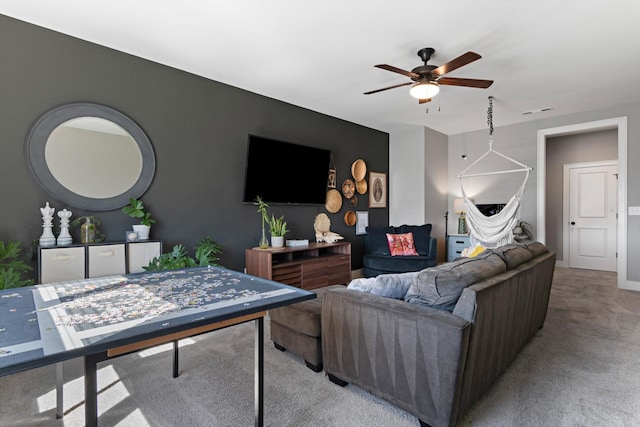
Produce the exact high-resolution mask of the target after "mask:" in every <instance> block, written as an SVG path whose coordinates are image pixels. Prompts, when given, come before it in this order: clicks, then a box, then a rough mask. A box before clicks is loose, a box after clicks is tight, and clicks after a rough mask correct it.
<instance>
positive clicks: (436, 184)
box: [389, 127, 448, 260]
mask: <svg viewBox="0 0 640 427" xmlns="http://www.w3.org/2000/svg"><path fill="white" fill-rule="evenodd" d="M446 158H447V136H446V135H444V134H442V133H439V132H436V131H434V130H432V129H427V128H424V127H414V128H408V129H406V130H404V131H402V132H395V133H392V134H390V135H389V171H390V172H389V175H390V176H389V203H390V205H389V224H390V225H402V224H415V225H421V224H432V227H433V228H432V231H431V235H432V236H433V237H435V238H436V239H438V257H439V258H440V259H441V260H444V257H445V253H444V238H445V230H444V228H445V224H444V214H445V212H446V210H447V191H448V186H447V170H448V169H447V162H444V161H443V160H442V159H446Z"/></svg>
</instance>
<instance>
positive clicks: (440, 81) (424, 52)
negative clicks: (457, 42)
mask: <svg viewBox="0 0 640 427" xmlns="http://www.w3.org/2000/svg"><path fill="white" fill-rule="evenodd" d="M434 52H435V49H433V48H431V47H425V48H423V49H420V50H419V51H418V56H419V57H420V59H422V61H423V62H424V65H420V66H418V67H416V68H414V69H413V70H411V71H406V70H403V69H401V68H397V67H394V66H393V65H387V64H379V65H376V67H377V68H382V69H383V70H387V71H392V72H394V73H398V74H402V75H404V76H407V77H409V78H410V79H411V81H410V82H406V83H401V84H398V85H393V86H389V87H385V88H382V89H377V90H372V91H370V92H365V93H364V94H365V95H371V94H372V93H378V92H382V91H384V90H389V89H395V88H397V87H401V86H408V85H413V86H412V88H411V90H410V93H411V96H413V97H414V98H418V103H419V104H424V103H425V102H429V101H431V98H433V97H434V96H436V95H437V94H438V92H439V91H440V88H439V87H438V86H439V85H449V86H466V87H475V88H480V89H486V88H488V87H489V86H491V85H492V84H493V80H480V79H461V78H457V77H445V76H444V75H445V74H447V73H450V72H451V71H453V70H456V69H458V68H460V67H462V66H464V65H467V64H468V63H470V62H473V61H476V60H478V59H480V58H482V57H481V56H480V55H478V54H477V53H475V52H467V53H465V54H463V55H460V56H459V57H457V58H455V59H454V60H452V61H449V62H447V63H446V64H444V65H441V66H439V67H438V66H435V65H427V62H428V61H429V59H431V55H433V53H434Z"/></svg>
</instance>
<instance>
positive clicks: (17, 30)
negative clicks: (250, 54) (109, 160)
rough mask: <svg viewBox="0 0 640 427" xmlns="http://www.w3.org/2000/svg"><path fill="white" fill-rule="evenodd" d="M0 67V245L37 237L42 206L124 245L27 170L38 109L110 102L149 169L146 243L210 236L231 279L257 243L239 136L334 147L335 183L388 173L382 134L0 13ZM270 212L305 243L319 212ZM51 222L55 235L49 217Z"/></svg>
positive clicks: (104, 216)
mask: <svg viewBox="0 0 640 427" xmlns="http://www.w3.org/2000/svg"><path fill="white" fill-rule="evenodd" d="M212 54H213V53H212ZM0 58H2V67H0V88H1V90H0V93H1V94H2V96H1V97H0V138H1V140H0V147H1V153H2V155H1V156H0V171H1V179H0V200H2V214H0V215H1V216H0V240H5V241H6V240H21V241H22V242H23V247H28V246H29V244H30V243H31V242H32V241H33V240H34V239H38V238H39V236H40V234H41V232H42V229H41V225H42V218H41V215H40V210H39V208H40V207H42V206H44V204H45V202H47V201H48V202H49V203H50V204H51V205H52V206H53V207H55V208H56V210H58V209H63V208H68V209H70V210H71V211H73V217H77V216H81V215H96V216H97V217H98V218H99V219H100V220H101V221H102V229H103V231H104V232H105V233H106V235H107V240H122V239H123V238H124V232H125V230H128V229H131V224H133V223H134V220H133V219H131V218H129V217H127V216H126V215H124V214H123V213H122V212H121V211H120V210H116V211H110V212H91V211H80V210H78V209H74V208H72V207H69V206H64V205H63V204H61V203H60V202H59V201H57V200H55V199H53V198H52V197H50V196H49V195H48V194H47V193H45V192H44V190H43V189H41V188H40V187H39V186H38V185H37V184H36V182H35V181H34V180H33V178H32V177H31V176H30V174H29V172H28V171H27V168H26V166H25V161H24V155H23V146H24V139H25V135H26V134H27V131H28V129H29V126H30V125H31V124H32V123H33V122H34V121H35V120H36V119H37V118H38V117H39V116H40V115H41V114H43V113H44V112H45V111H47V110H49V109H51V108H53V107H55V106H58V105H61V104H65V103H71V102H94V103H99V104H103V105H107V106H109V107H112V108H115V109H116V110H119V111H121V112H122V113H124V114H126V115H127V116H129V117H131V118H132V119H133V120H134V121H135V122H136V123H137V124H138V125H140V126H141V127H142V129H144V131H145V132H146V133H147V135H148V136H149V139H150V140H151V142H152V144H153V147H154V150H155V154H156V161H157V167H156V175H155V178H154V180H153V183H152V184H151V187H150V188H149V190H148V191H147V193H146V194H144V195H143V196H142V200H143V201H144V203H145V206H147V207H148V209H149V211H150V212H151V213H152V214H153V216H154V217H155V218H156V219H157V220H158V223H157V224H155V225H153V227H152V230H151V236H152V238H155V239H161V240H163V241H164V247H165V250H168V249H170V248H171V247H172V246H173V245H175V244H178V243H180V244H183V245H185V246H186V247H187V248H189V249H191V248H193V247H194V246H195V244H196V241H197V240H198V239H199V238H200V237H203V236H210V237H212V238H213V239H214V240H216V241H217V242H219V243H221V244H222V245H223V246H224V254H223V257H222V260H221V263H222V264H223V265H224V266H226V267H228V268H232V269H235V270H242V268H244V250H245V249H246V248H250V247H253V246H256V245H257V243H258V240H259V239H260V217H259V215H258V214H257V212H256V209H255V206H253V205H251V204H243V203H242V202H241V200H242V187H243V179H244V178H243V177H244V162H245V155H246V140H247V135H248V134H250V133H251V134H256V135H261V136H265V137H269V138H275V139H282V140H284V141H288V142H295V143H299V144H303V145H309V146H315V147H321V148H326V149H330V150H332V152H333V157H334V159H335V163H336V167H337V182H338V184H340V183H341V182H342V181H343V180H344V179H346V178H349V177H350V175H351V171H350V167H351V163H352V162H353V161H354V160H356V159H358V158H362V159H364V160H365V161H366V163H367V166H368V168H369V169H370V170H374V171H379V172H386V173H388V172H389V155H388V152H389V135H388V134H386V133H384V132H380V131H376V130H373V129H370V128H366V127H363V126H359V125H356V124H353V123H350V122H347V121H344V120H340V119H336V118H334V117H330V116H327V115H324V114H320V113H317V112H313V111H310V110H307V109H304V108H301V107H298V106H295V105H291V104H287V103H284V102H281V101H278V100H275V99H271V98H267V97H264V96H261V95H257V94H255V93H251V92H247V91H244V90H241V89H238V88H234V87H231V86H228V85H225V84H222V83H219V82H215V81H212V80H208V79H205V78H202V77H198V76H195V75H192V74H189V73H186V72H183V71H180V70H176V69H174V68H170V67H167V66H163V65H160V64H157V63H154V62H151V61H147V60H144V59H141V58H138V57H134V56H131V55H128V54H125V53H122V52H118V51H115V50H112V49H109V48H105V47H102V46H98V45H95V44H92V43H88V42H85V41H82V40H79V39H76V38H73V37H69V36H66V35H63V34H60V33H56V32H54V31H50V30H47V29H43V28H40V27H37V26H34V25H31V24H27V23H24V22H21V21H18V20H15V19H12V18H8V17H6V16H2V15H0ZM221 60H222V59H221ZM230 66H232V64H230ZM290 84H294V83H291V82H290ZM304 89H305V87H303V86H301V88H300V90H304ZM274 167H283V168H286V167H287V165H286V164H281V165H274ZM291 179H292V180H294V179H304V177H298V176H292V177H291ZM283 185H286V183H283ZM347 205H348V203H344V204H343V207H342V209H341V211H340V212H338V213H336V214H329V217H330V218H331V221H332V226H331V229H332V231H335V232H337V233H340V234H342V235H343V236H344V237H345V240H347V241H350V242H352V244H353V251H352V252H353V256H352V268H354V269H357V268H361V267H362V244H363V236H356V235H355V233H354V231H355V230H354V228H353V227H347V226H346V225H345V223H344V221H343V215H344V213H345V212H346V210H347V209H348V208H347ZM272 209H273V213H275V214H276V215H277V216H279V215H285V217H286V219H287V221H288V223H289V228H290V229H291V230H292V232H291V233H290V234H288V235H287V238H308V239H310V240H311V239H313V238H314V232H313V220H314V218H315V216H316V215H317V214H318V213H320V212H326V211H325V209H324V206H289V205H273V206H272ZM353 209H354V210H356V209H357V210H368V207H367V197H365V196H361V197H360V200H359V203H358V206H357V207H356V208H353ZM388 221H389V213H388V209H371V210H370V213H369V223H370V224H371V225H386V224H388ZM55 224H56V227H55V232H56V234H57V228H58V224H59V220H58V218H57V216H56V221H55ZM72 234H73V233H72Z"/></svg>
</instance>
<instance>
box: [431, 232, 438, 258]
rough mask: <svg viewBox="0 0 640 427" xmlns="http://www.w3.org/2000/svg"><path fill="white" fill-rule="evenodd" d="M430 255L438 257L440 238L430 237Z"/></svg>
mask: <svg viewBox="0 0 640 427" xmlns="http://www.w3.org/2000/svg"><path fill="white" fill-rule="evenodd" d="M429 256H430V257H432V258H435V259H438V239H436V238H434V237H430V238H429Z"/></svg>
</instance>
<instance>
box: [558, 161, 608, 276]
mask: <svg viewBox="0 0 640 427" xmlns="http://www.w3.org/2000/svg"><path fill="white" fill-rule="evenodd" d="M617 173H618V167H617V165H614V164H612V165H603V166H592V167H573V168H571V169H570V171H569V267H571V268H586V269H590V270H604V271H616V265H617V257H616V247H617V241H616V235H617V215H616V209H617V208H616V206H617V185H618V183H617Z"/></svg>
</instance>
